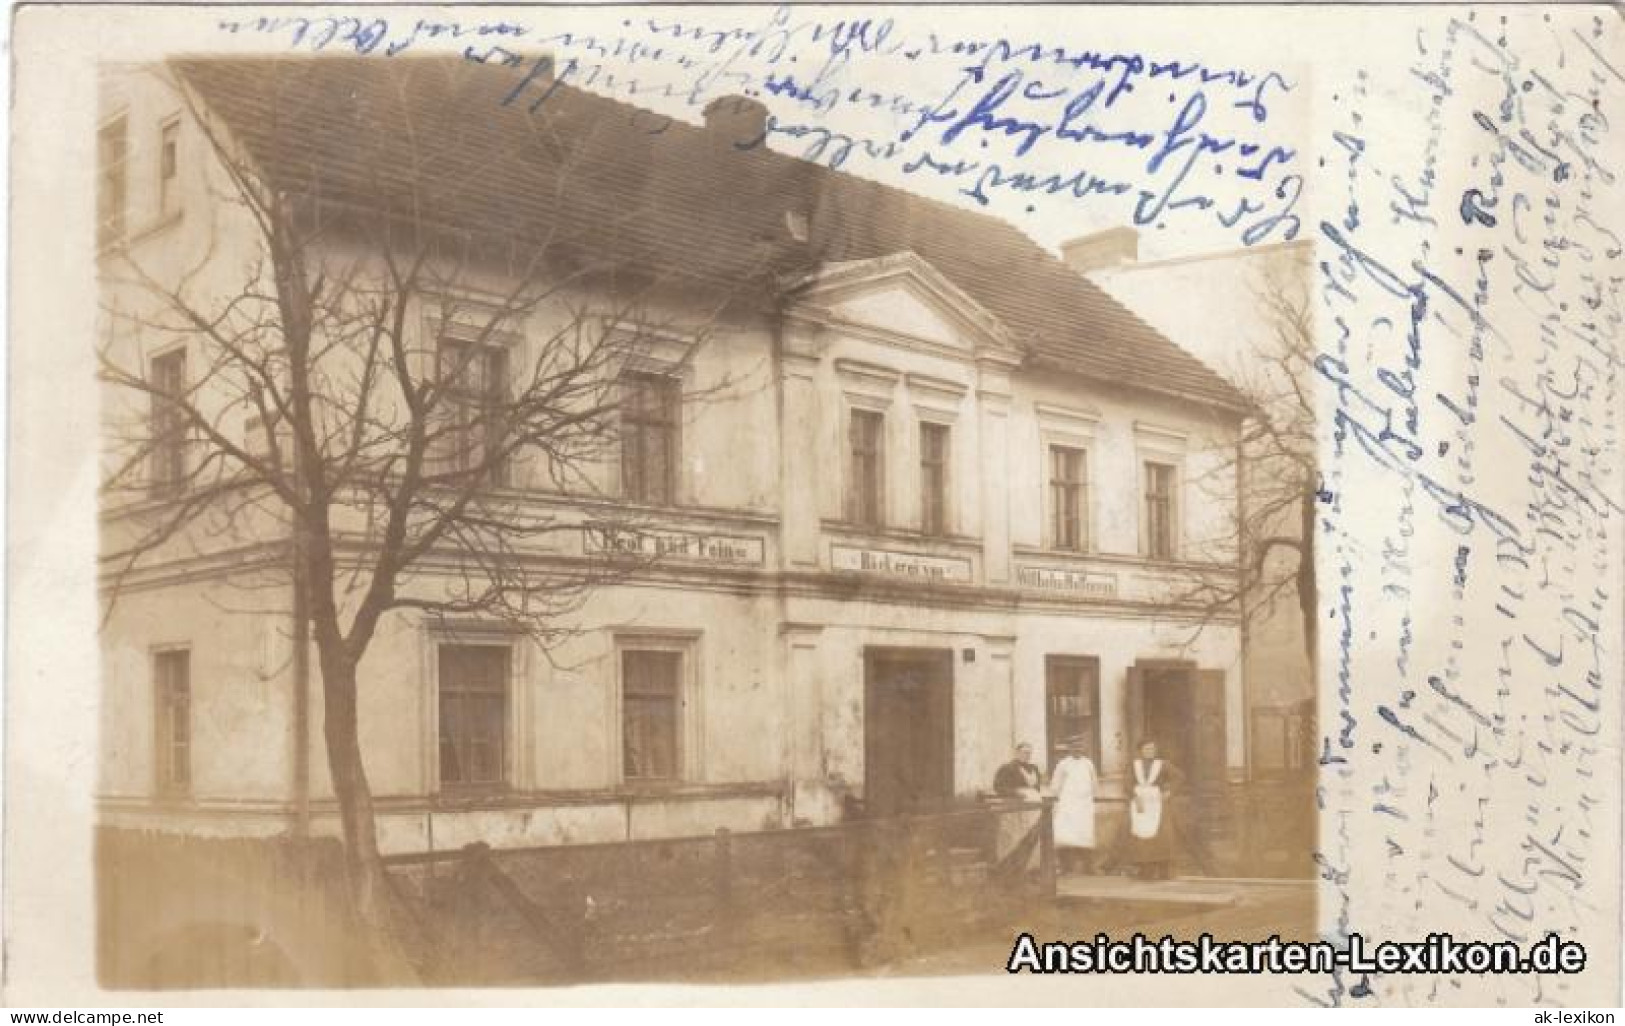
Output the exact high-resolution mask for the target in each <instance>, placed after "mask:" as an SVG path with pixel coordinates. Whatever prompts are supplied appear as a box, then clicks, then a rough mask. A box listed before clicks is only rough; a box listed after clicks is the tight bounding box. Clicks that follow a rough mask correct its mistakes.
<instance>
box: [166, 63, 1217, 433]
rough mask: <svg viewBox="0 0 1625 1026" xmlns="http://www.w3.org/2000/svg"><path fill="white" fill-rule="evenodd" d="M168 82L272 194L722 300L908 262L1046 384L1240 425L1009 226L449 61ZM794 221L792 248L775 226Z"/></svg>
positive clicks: (1203, 372)
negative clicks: (1186, 405)
mask: <svg viewBox="0 0 1625 1026" xmlns="http://www.w3.org/2000/svg"><path fill="white" fill-rule="evenodd" d="M176 68H177V70H178V71H179V72H180V74H181V75H182V77H183V78H184V79H185V80H186V81H187V82H189V83H190V84H191V85H192V86H193V87H194V88H195V89H196V90H197V92H198V94H199V95H200V96H201V97H202V98H203V99H204V101H205V102H206V103H207V104H208V106H209V107H210V109H211V110H213V111H214V112H215V113H216V114H217V115H218V116H220V117H221V118H222V119H223V120H224V121H225V122H226V123H227V124H228V125H229V126H230V128H231V130H232V132H233V134H234V135H235V136H236V137H237V139H238V140H240V141H241V143H242V144H243V145H244V146H246V147H247V149H248V150H249V151H250V153H251V154H252V156H253V157H254V159H255V161H256V162H257V163H258V164H259V165H260V166H261V167H262V168H263V169H264V172H265V174H266V175H267V176H268V177H269V178H270V179H271V180H272V181H273V182H275V183H276V184H277V185H278V186H279V187H281V188H284V189H288V190H292V191H296V192H308V193H310V194H313V195H316V196H318V197H320V198H321V199H323V200H324V201H327V202H329V203H334V204H342V205H346V206H351V207H355V208H359V209H361V210H377V209H380V208H384V209H391V210H394V211H399V212H405V213H407V214H408V215H410V216H413V217H416V218H419V219H421V220H422V221H424V222H426V223H437V224H440V225H445V226H449V227H453V228H456V229H461V230H468V231H474V232H480V233H500V234H504V235H507V236H508V237H510V238H513V239H515V240H516V241H518V242H520V243H523V244H532V245H534V244H537V243H545V244H546V245H548V246H549V247H551V248H552V250H554V251H562V252H565V253H569V254H574V257H575V259H577V260H578V261H581V262H584V263H594V262H597V261H598V260H600V259H602V260H604V261H606V262H608V263H613V264H614V265H616V266H622V267H624V266H626V265H627V264H632V265H634V266H641V267H644V268H647V269H648V270H649V271H654V272H658V273H661V274H663V275H671V274H678V275H691V276H693V277H695V278H697V279H703V280H708V281H714V282H726V283H732V284H738V283H746V284H749V283H753V282H757V281H759V282H760V283H761V285H762V287H764V288H765V287H767V286H769V285H770V284H771V283H772V282H773V281H775V280H778V279H779V278H780V276H782V275H784V274H786V273H791V272H798V271H806V270H809V269H811V268H812V267H814V266H816V265H818V264H819V263H821V262H823V261H847V260H862V259H869V258H873V257H879V256H886V255H890V254H892V253H897V252H901V251H903V250H912V251H914V252H915V253H917V254H919V255H920V256H921V257H922V258H924V259H925V260H926V261H928V262H929V263H930V264H931V265H932V266H934V267H935V268H937V269H938V270H939V271H941V272H942V274H943V275H944V276H946V277H947V278H948V279H949V280H950V281H952V282H953V283H954V284H955V285H956V286H957V287H958V288H960V289H961V290H962V291H964V292H965V293H966V294H968V295H969V296H971V297H972V298H974V299H975V300H976V301H977V302H978V303H980V304H981V305H982V306H984V307H985V308H986V309H987V310H988V311H990V312H991V313H992V314H993V315H994V316H996V317H997V318H999V320H1000V321H1002V322H1003V323H1004V325H1005V326H1006V327H1008V328H1009V329H1010V331H1011V333H1012V335H1013V336H1014V337H1015V338H1016V339H1017V340H1019V341H1021V342H1023V343H1024V344H1025V345H1026V346H1027V348H1028V353H1029V356H1028V359H1029V360H1030V361H1032V362H1034V363H1036V364H1038V365H1041V366H1042V367H1044V368H1045V369H1047V370H1057V371H1066V372H1071V373H1076V374H1079V375H1082V376H1085V377H1088V378H1091V379H1095V380H1098V381H1103V382H1108V383H1112V384H1117V385H1124V386H1129V387H1135V388H1141V389H1148V390H1152V391H1156V392H1161V393H1166V394H1171V395H1176V396H1181V397H1186V398H1191V399H1197V400H1201V401H1203V402H1207V403H1212V404H1215V405H1218V406H1222V407H1230V408H1236V407H1238V406H1239V397H1238V396H1237V394H1236V393H1235V391H1234V390H1233V389H1232V388H1231V387H1230V386H1229V385H1228V384H1227V383H1226V382H1225V381H1224V380H1222V379H1221V378H1220V377H1219V376H1218V375H1217V374H1215V373H1214V372H1213V371H1211V370H1209V369H1208V368H1207V367H1206V366H1205V365H1203V364H1202V363H1201V362H1200V361H1198V360H1197V359H1196V358H1195V357H1193V356H1191V355H1190V354H1189V353H1186V352H1185V351H1184V350H1182V349H1180V348H1179V347H1178V346H1176V345H1175V344H1174V343H1172V342H1170V341H1169V340H1168V339H1167V338H1165V337H1164V336H1163V335H1161V334H1159V333H1158V332H1157V331H1156V330H1155V329H1154V328H1152V327H1150V326H1149V325H1147V324H1146V323H1145V322H1144V321H1142V320H1140V319H1139V318H1138V317H1136V316H1135V315H1134V314H1133V313H1131V312H1129V310H1128V309H1127V308H1125V307H1124V306H1123V305H1122V304H1120V303H1118V302H1117V301H1116V300H1114V299H1112V298H1111V297H1110V296H1109V295H1107V294H1106V293H1105V292H1104V291H1103V290H1101V289H1100V288H1099V287H1098V286H1096V285H1094V284H1092V283H1091V282H1089V281H1087V280H1085V279H1084V278H1083V277H1081V276H1080V275H1078V274H1077V273H1075V272H1074V271H1072V270H1071V269H1070V268H1068V267H1067V266H1066V265H1065V264H1064V263H1062V262H1061V261H1060V260H1059V259H1058V258H1057V257H1055V256H1054V255H1052V254H1050V253H1049V252H1048V251H1046V250H1044V249H1043V248H1042V247H1040V246H1039V245H1038V244H1037V243H1035V242H1033V240H1031V239H1030V238H1028V237H1027V236H1026V235H1024V234H1023V233H1022V232H1021V231H1019V230H1018V229H1016V228H1015V227H1014V226H1012V225H1010V224H1008V223H1006V222H1004V221H1001V220H999V219H997V218H994V217H990V216H987V215H984V214H979V213H976V212H974V211H971V210H966V209H963V208H960V207H956V206H953V205H951V204H947V203H942V202H939V201H936V200H930V199H926V198H924V197H921V196H917V195H914V194H912V193H909V192H907V191H905V190H903V189H898V188H895V187H892V186H887V185H882V184H880V183H878V182H873V181H870V180H867V179H864V178H860V177H857V176H855V175H851V174H846V173H843V172H839V171H832V170H830V169H828V168H827V167H824V166H823V165H820V164H816V163H813V162H810V161H806V160H801V159H798V158H795V157H791V156H788V155H785V154H782V153H778V152H775V151H772V150H769V149H766V148H763V147H755V148H751V149H746V150H739V149H737V148H736V147H734V146H732V145H730V144H729V141H727V140H723V139H720V138H719V134H718V133H716V132H713V131H708V130H706V129H704V128H702V127H699V126H695V125H690V124H688V123H685V122H681V121H674V120H672V119H670V118H668V117H665V116H664V115H659V114H656V113H653V112H651V111H647V110H643V109H640V108H637V107H632V106H629V105H627V104H623V103H620V102H618V101H614V100H610V99H606V98H604V97H601V96H597V95H594V94H592V93H588V92H584V91H582V90H578V89H573V88H568V87H558V88H557V89H556V90H555V91H554V92H553V93H551V94H550V95H549V97H548V99H547V100H546V102H545V103H543V104H542V105H541V106H540V107H539V108H538V109H537V110H536V111H535V112H531V111H529V110H527V109H526V108H527V105H528V103H529V101H530V100H531V99H533V98H534V97H536V96H539V95H540V90H541V89H543V88H546V87H545V86H540V85H538V86H533V87H532V90H533V91H532V92H531V93H529V94H527V95H526V96H525V98H524V100H523V101H522V102H518V103H515V104H512V105H510V106H503V105H502V99H503V98H504V96H506V95H507V94H508V92H509V91H510V90H511V89H512V88H513V86H514V84H515V83H516V82H517V80H518V73H517V72H515V71H512V70H508V69H500V68H494V67H482V66H479V65H475V64H471V63H469V62H467V61H464V60H462V59H461V58H459V57H455V56H452V57H396V58H379V57H374V58H355V57H296V58H256V59H246V60H245V59H241V58H230V59H224V58H221V59H192V60H183V61H178V62H176ZM789 212H795V213H797V214H799V215H802V216H804V217H805V219H806V220H805V223H806V225H807V230H806V231H805V232H804V233H799V234H803V235H805V240H804V241H803V240H798V239H797V238H795V237H794V236H793V234H792V232H791V231H790V230H789V228H788V226H787V221H786V214H787V213H789Z"/></svg>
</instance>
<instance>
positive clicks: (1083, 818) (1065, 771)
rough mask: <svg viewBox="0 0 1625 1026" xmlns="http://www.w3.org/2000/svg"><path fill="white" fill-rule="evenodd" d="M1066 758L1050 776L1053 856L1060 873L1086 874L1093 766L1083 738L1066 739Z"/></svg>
mask: <svg viewBox="0 0 1625 1026" xmlns="http://www.w3.org/2000/svg"><path fill="white" fill-rule="evenodd" d="M1065 749H1066V753H1067V754H1066V757H1065V758H1063V759H1062V760H1061V761H1060V762H1059V763H1057V764H1056V766H1055V770H1054V772H1052V773H1051V774H1050V782H1049V786H1050V793H1051V794H1053V795H1054V796H1055V854H1056V857H1057V858H1058V859H1059V861H1060V863H1061V871H1062V872H1063V873H1079V872H1087V871H1088V870H1089V869H1091V868H1092V866H1091V863H1092V862H1093V861H1094V852H1095V784H1096V782H1097V779H1098V778H1097V776H1096V774H1095V764H1094V762H1093V761H1091V760H1090V758H1089V756H1088V755H1087V754H1085V753H1086V752H1087V751H1088V748H1087V746H1086V745H1085V744H1084V739H1083V738H1082V737H1074V738H1068V739H1067V741H1066V743H1065Z"/></svg>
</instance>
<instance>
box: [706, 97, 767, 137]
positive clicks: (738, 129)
mask: <svg viewBox="0 0 1625 1026" xmlns="http://www.w3.org/2000/svg"><path fill="white" fill-rule="evenodd" d="M705 127H706V130H707V131H710V132H712V133H714V134H715V135H716V136H717V138H718V139H719V140H721V141H723V142H726V143H727V144H728V145H730V146H734V147H738V148H740V149H750V148H751V147H754V146H765V145H766V144H767V140H766V137H767V105H766V104H764V103H762V102H761V101H760V100H753V99H751V98H750V97H748V96H719V97H717V98H716V99H715V100H712V101H711V102H710V103H708V104H706V105H705Z"/></svg>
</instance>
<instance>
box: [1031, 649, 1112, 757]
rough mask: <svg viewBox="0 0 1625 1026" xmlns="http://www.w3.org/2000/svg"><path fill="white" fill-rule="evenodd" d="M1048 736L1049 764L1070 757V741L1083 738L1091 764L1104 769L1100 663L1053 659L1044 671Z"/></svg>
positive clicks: (1087, 658)
mask: <svg viewBox="0 0 1625 1026" xmlns="http://www.w3.org/2000/svg"><path fill="white" fill-rule="evenodd" d="M1044 677H1045V680H1044V693H1045V711H1046V712H1047V713H1048V719H1047V724H1046V727H1045V735H1046V737H1047V739H1048V741H1049V764H1050V766H1052V767H1053V766H1054V765H1055V764H1056V763H1057V762H1059V761H1060V759H1061V757H1062V756H1063V755H1065V754H1066V753H1065V752H1064V751H1063V748H1064V746H1065V745H1066V743H1067V741H1068V740H1070V739H1071V738H1074V737H1082V738H1083V739H1084V740H1083V743H1084V747H1085V750H1086V753H1087V754H1088V756H1089V759H1090V761H1092V762H1093V763H1094V764H1095V767H1096V768H1097V769H1098V768H1099V767H1100V660H1099V659H1097V658H1095V657H1094V656H1049V657H1048V658H1047V659H1046V661H1045V667H1044Z"/></svg>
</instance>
